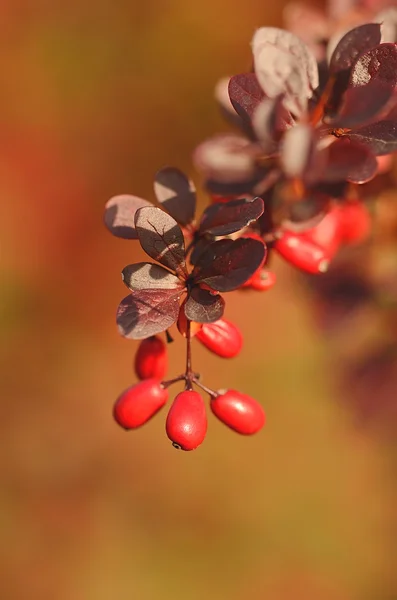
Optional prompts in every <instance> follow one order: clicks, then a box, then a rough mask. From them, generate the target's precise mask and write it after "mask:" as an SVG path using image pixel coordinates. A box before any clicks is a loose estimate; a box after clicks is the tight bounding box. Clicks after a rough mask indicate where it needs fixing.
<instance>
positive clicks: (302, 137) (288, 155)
mask: <svg viewBox="0 0 397 600" xmlns="http://www.w3.org/2000/svg"><path fill="white" fill-rule="evenodd" d="M315 156H316V133H315V130H314V129H313V127H311V126H310V125H306V124H304V123H299V124H298V125H296V126H295V127H291V129H289V130H288V131H287V132H286V134H285V136H284V139H283V144H282V147H281V156H280V159H281V164H282V166H283V170H284V173H285V175H286V176H287V177H291V178H295V177H299V178H302V177H303V175H304V173H305V172H306V171H308V172H309V174H310V171H311V168H312V166H313V165H312V163H313V162H314V159H315Z"/></svg>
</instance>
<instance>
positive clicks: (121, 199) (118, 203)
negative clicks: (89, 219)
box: [104, 194, 152, 240]
mask: <svg viewBox="0 0 397 600" xmlns="http://www.w3.org/2000/svg"><path fill="white" fill-rule="evenodd" d="M143 206H152V205H151V204H150V202H148V201H147V200H143V198H138V196H131V195H129V194H121V195H120V196H113V198H110V200H108V202H107V203H106V205H105V214H104V221H105V225H106V227H107V228H108V229H109V231H110V233H112V234H113V235H115V236H116V237H120V238H124V239H126V240H136V239H137V238H138V236H137V233H136V230H135V213H136V211H137V210H138V209H139V208H142V207H143Z"/></svg>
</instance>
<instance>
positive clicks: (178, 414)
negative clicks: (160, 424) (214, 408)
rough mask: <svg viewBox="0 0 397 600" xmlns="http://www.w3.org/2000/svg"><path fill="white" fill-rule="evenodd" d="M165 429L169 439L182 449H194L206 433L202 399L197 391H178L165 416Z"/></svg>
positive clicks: (205, 417) (205, 418) (205, 416)
mask: <svg viewBox="0 0 397 600" xmlns="http://www.w3.org/2000/svg"><path fill="white" fill-rule="evenodd" d="M165 429H166V432H167V435H168V437H169V439H170V440H171V441H172V442H173V444H175V445H176V446H179V447H180V448H181V449H182V450H195V449H196V448H197V447H198V446H200V444H201V443H202V442H203V441H204V438H205V434H206V433H207V415H206V412H205V404H204V400H203V399H202V397H201V396H200V394H199V393H198V392H194V391H190V390H185V391H184V392H180V393H179V394H178V395H177V396H176V398H175V400H174V402H173V403H172V406H171V408H170V411H169V413H168V416H167V421H166V425H165Z"/></svg>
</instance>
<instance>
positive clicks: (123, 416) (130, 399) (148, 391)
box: [113, 378, 168, 429]
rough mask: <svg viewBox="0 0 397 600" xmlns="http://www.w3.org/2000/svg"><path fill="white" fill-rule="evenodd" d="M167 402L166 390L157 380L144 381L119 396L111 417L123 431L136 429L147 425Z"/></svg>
mask: <svg viewBox="0 0 397 600" xmlns="http://www.w3.org/2000/svg"><path fill="white" fill-rule="evenodd" d="M167 400H168V390H167V389H165V388H163V386H162V385H161V382H160V381H159V380H158V379H153V378H152V379H145V380H144V381H141V382H139V383H137V384H136V385H133V386H131V387H129V388H127V389H126V390H125V391H124V392H123V393H122V394H120V396H119V397H118V398H117V400H116V403H115V405H114V408H113V416H114V418H115V420H116V422H117V423H118V424H119V425H121V427H124V429H136V428H137V427H141V425H144V424H145V423H147V421H149V419H151V418H152V417H153V416H154V415H155V414H156V413H157V412H158V411H159V410H160V408H162V407H163V406H164V404H165V403H166V402H167Z"/></svg>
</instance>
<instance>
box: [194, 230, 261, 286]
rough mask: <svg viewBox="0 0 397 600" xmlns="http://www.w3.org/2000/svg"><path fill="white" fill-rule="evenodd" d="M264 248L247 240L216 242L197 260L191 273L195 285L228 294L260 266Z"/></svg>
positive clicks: (259, 243) (254, 241)
mask: <svg viewBox="0 0 397 600" xmlns="http://www.w3.org/2000/svg"><path fill="white" fill-rule="evenodd" d="M265 255H266V247H265V245H264V244H262V242H260V241H258V240H253V239H249V238H239V239H238V240H219V241H218V242H214V243H213V244H211V245H210V246H208V248H207V249H206V250H205V251H204V252H203V254H202V255H201V256H200V257H199V260H198V262H197V264H196V267H195V268H194V271H193V279H194V281H195V283H205V284H206V285H208V286H209V287H210V288H212V289H213V290H217V291H219V292H230V291H231V290H235V289H237V288H238V287H240V286H241V285H243V283H245V282H246V281H247V280H248V279H249V278H250V277H251V276H252V275H253V274H254V273H255V271H256V270H257V268H258V267H259V266H260V265H261V264H262V263H263V260H264V258H265Z"/></svg>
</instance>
